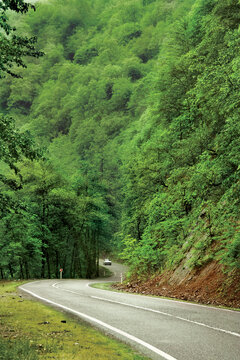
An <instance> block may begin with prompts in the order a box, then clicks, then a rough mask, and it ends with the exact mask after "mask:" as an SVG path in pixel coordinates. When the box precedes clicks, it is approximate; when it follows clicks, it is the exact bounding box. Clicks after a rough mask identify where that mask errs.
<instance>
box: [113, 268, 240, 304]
mask: <svg viewBox="0 0 240 360" xmlns="http://www.w3.org/2000/svg"><path fill="white" fill-rule="evenodd" d="M117 287H118V288H121V289H124V290H125V291H128V292H132V293H141V294H151V295H158V296H166V297H172V298H177V299H182V300H188V301H195V302H198V303H203V304H214V305H223V306H229V307H234V308H240V272H239V271H238V272H237V271H235V272H232V273H231V274H230V275H229V274H224V272H223V269H222V266H221V265H220V264H219V263H217V262H215V261H212V262H211V263H209V264H207V265H206V266H205V267H203V268H200V269H195V270H191V271H189V270H187V269H184V268H180V267H179V268H177V269H176V270H175V271H171V272H164V273H163V274H161V275H159V276H156V277H155V278H153V279H151V280H148V281H144V282H141V281H134V280H133V281H131V282H129V283H128V284H122V285H121V284H120V285H117Z"/></svg>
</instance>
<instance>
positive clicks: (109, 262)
mask: <svg viewBox="0 0 240 360" xmlns="http://www.w3.org/2000/svg"><path fill="white" fill-rule="evenodd" d="M103 265H112V262H111V260H109V259H105V260H104V262H103Z"/></svg>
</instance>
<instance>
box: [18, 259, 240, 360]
mask: <svg viewBox="0 0 240 360" xmlns="http://www.w3.org/2000/svg"><path fill="white" fill-rule="evenodd" d="M108 268H110V267H108ZM110 269H111V270H112V271H113V272H114V275H113V276H112V277H111V278H108V280H109V281H119V280H120V274H121V273H123V272H124V271H125V268H124V266H123V265H120V264H114V263H113V264H112V266H111V268H110ZM98 281H103V282H106V279H102V280H101V279H99V280H98ZM96 282H97V281H96V280H64V279H63V280H56V279H55V280H40V281H35V282H31V283H27V284H25V285H23V286H21V287H20V289H21V290H22V291H24V292H25V293H28V294H29V295H31V296H34V297H35V298H36V299H38V300H41V301H44V302H45V303H47V304H49V305H52V306H55V307H58V308H59V309H61V310H64V311H66V312H71V313H73V314H74V315H76V316H79V317H80V318H81V319H83V320H86V321H87V322H89V323H91V324H92V325H94V326H95V327H97V328H100V329H101V330H103V331H104V332H105V333H107V334H111V335H113V336H114V337H115V338H118V339H120V340H122V341H124V342H125V343H128V344H130V345H132V346H133V347H135V348H136V349H137V350H139V351H140V352H141V353H143V354H145V355H147V356H149V357H150V358H151V359H167V360H239V359H240V312H237V311H231V310H223V309H218V308H214V307H208V306H201V305H197V304H190V303H187V302H180V301H174V300H166V299H161V298H156V297H149V296H142V295H132V294H125V293H117V292H111V291H106V290H100V289H96V288H92V287H90V284H91V283H96ZM123 360H124V359H123Z"/></svg>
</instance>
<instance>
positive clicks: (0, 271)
mask: <svg viewBox="0 0 240 360" xmlns="http://www.w3.org/2000/svg"><path fill="white" fill-rule="evenodd" d="M0 273H1V278H2V280H3V279H4V273H3V269H2V268H0Z"/></svg>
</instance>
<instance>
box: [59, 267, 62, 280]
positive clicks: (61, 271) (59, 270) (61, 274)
mask: <svg viewBox="0 0 240 360" xmlns="http://www.w3.org/2000/svg"><path fill="white" fill-rule="evenodd" d="M59 271H60V279H62V273H63V269H60V270H59Z"/></svg>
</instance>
